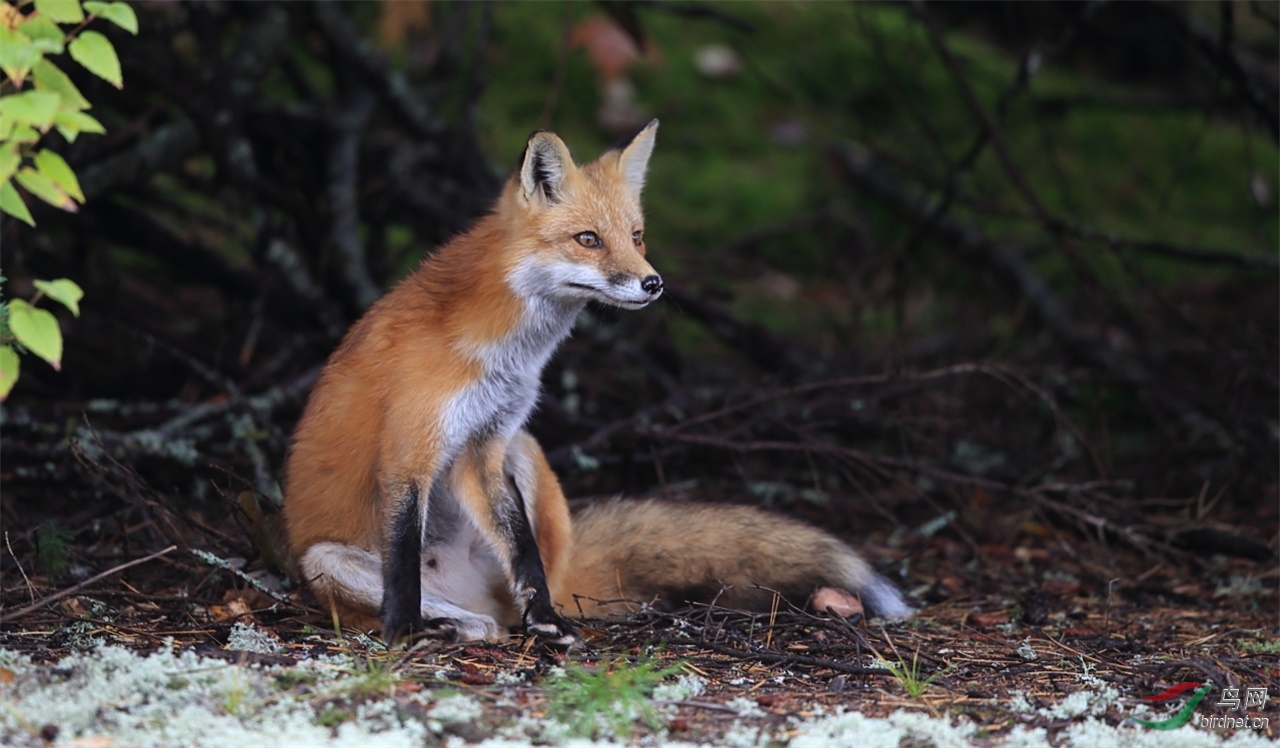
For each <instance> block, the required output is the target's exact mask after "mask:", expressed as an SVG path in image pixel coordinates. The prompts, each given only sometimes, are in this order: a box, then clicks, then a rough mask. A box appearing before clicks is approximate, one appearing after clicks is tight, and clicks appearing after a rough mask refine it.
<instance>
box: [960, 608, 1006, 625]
mask: <svg viewBox="0 0 1280 748" xmlns="http://www.w3.org/2000/svg"><path fill="white" fill-rule="evenodd" d="M969 622H970V623H971V624H973V625H974V626H986V627H991V626H997V625H999V624H1001V623H1008V622H1009V614H1008V613H1005V612H1004V611H1002V610H997V611H995V612H993V613H973V614H972V615H970V616H969Z"/></svg>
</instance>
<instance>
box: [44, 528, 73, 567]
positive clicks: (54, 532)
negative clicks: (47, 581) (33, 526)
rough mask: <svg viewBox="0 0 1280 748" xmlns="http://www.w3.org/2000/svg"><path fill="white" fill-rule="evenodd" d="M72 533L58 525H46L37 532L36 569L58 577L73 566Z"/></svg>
mask: <svg viewBox="0 0 1280 748" xmlns="http://www.w3.org/2000/svg"><path fill="white" fill-rule="evenodd" d="M70 545H71V533H70V532H67V530H65V529H64V528H61V527H58V526H57V525H44V526H42V527H40V528H39V530H37V532H36V568H37V569H38V570H39V571H40V573H41V574H45V575H47V576H56V575H58V574H61V573H62V572H63V571H65V570H66V568H67V566H69V565H70V564H71V551H70Z"/></svg>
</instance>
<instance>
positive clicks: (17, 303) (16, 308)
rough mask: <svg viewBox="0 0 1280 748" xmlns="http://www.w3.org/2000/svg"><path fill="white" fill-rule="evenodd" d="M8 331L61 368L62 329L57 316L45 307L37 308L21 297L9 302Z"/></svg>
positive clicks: (34, 351)
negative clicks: (59, 326)
mask: <svg viewBox="0 0 1280 748" xmlns="http://www.w3.org/2000/svg"><path fill="white" fill-rule="evenodd" d="M9 332H11V333H13V337H15V338H17V339H18V342H19V343H22V344H23V345H24V346H26V348H27V350H29V351H31V352H32V353H34V354H36V355H37V356H39V357H40V358H42V359H44V360H45V361H48V362H49V365H50V366H52V367H53V368H55V369H58V370H61V369H62V330H60V329H59V328H58V318H57V317H54V316H53V313H52V312H50V311H49V310H47V309H37V308H35V307H33V306H31V305H30V304H28V303H27V302H25V301H23V300H22V299H14V300H13V301H10V302H9Z"/></svg>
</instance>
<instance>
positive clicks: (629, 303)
mask: <svg viewBox="0 0 1280 748" xmlns="http://www.w3.org/2000/svg"><path fill="white" fill-rule="evenodd" d="M565 285H566V286H568V287H569V288H574V289H578V290H580V291H585V292H586V295H587V296H590V297H591V298H593V299H595V300H596V301H600V302H603V303H605V304H609V305H610V306H616V307H622V308H623V309H642V308H644V307H646V306H648V305H649V302H651V301H653V300H654V299H656V298H658V297H657V296H646V297H645V298H642V299H637V298H630V297H621V296H615V295H613V294H611V293H609V292H608V291H604V290H602V289H600V288H597V287H596V286H590V285H587V284H586V283H574V282H573V281H570V282H568V283H566V284H565Z"/></svg>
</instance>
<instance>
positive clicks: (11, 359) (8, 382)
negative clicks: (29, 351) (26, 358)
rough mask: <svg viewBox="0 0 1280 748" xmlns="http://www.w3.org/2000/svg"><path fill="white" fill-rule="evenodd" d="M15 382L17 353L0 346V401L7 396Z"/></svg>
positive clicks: (16, 376)
mask: <svg viewBox="0 0 1280 748" xmlns="http://www.w3.org/2000/svg"><path fill="white" fill-rule="evenodd" d="M17 381H18V352H17V351H15V350H13V349H12V348H10V347H9V346H7V345H0V400H4V399H5V398H6V397H8V396H9V391H10V390H12V389H13V385H14V383H15V382H17Z"/></svg>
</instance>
